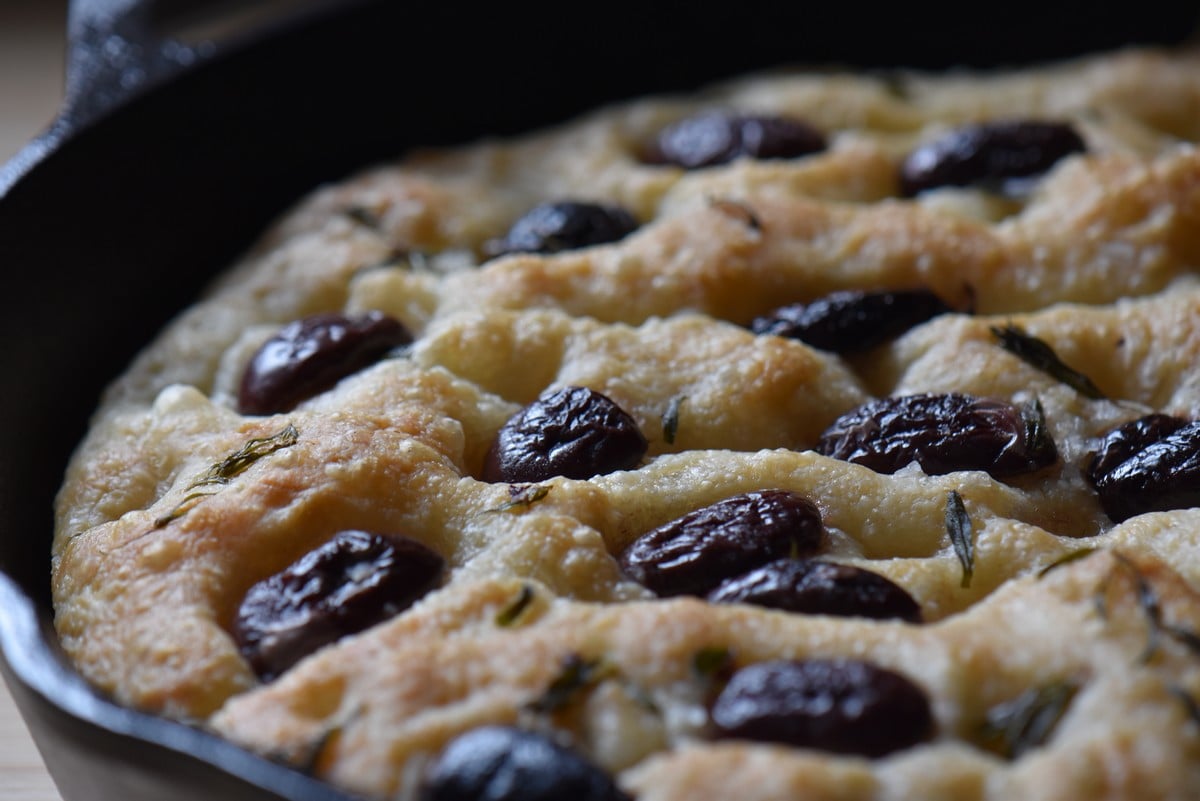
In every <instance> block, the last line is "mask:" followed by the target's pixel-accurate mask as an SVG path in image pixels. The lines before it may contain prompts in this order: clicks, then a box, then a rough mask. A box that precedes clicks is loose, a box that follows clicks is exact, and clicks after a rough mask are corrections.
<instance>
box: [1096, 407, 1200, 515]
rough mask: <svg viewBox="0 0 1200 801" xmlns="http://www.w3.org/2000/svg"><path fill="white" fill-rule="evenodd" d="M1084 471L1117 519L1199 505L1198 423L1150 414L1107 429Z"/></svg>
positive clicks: (1102, 501)
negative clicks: (1109, 429)
mask: <svg viewBox="0 0 1200 801" xmlns="http://www.w3.org/2000/svg"><path fill="white" fill-rule="evenodd" d="M1084 474H1085V475H1086V476H1087V477H1088V479H1089V480H1090V481H1091V482H1092V486H1093V487H1095V489H1096V493H1097V495H1098V497H1099V499H1100V505H1101V506H1102V507H1103V508H1104V511H1105V513H1106V514H1107V515H1108V516H1109V517H1110V518H1111V519H1112V521H1113V522H1114V523H1120V522H1122V521H1124V520H1128V519H1129V518H1131V517H1133V516H1135V515H1139V514H1143V513H1146V512H1159V511H1166V510H1168V509H1185V508H1188V507H1192V506H1200V421H1189V420H1185V419H1183V418H1179V417H1173V416H1170V415H1165V414H1151V415H1146V416H1144V417H1141V418H1138V419H1137V420H1133V421H1131V422H1129V423H1126V424H1124V425H1122V426H1119V427H1117V428H1115V429H1113V430H1112V431H1110V432H1108V433H1107V434H1106V435H1105V436H1104V437H1103V438H1102V439H1101V442H1100V444H1099V447H1098V448H1097V449H1096V452H1095V454H1094V456H1093V457H1092V458H1091V460H1090V461H1089V462H1088V464H1087V467H1086V469H1085V471H1084Z"/></svg>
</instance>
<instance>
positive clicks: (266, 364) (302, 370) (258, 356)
mask: <svg viewBox="0 0 1200 801" xmlns="http://www.w3.org/2000/svg"><path fill="white" fill-rule="evenodd" d="M410 342H412V335H411V334H410V333H409V331H408V329H406V328H405V327H404V326H403V325H402V324H401V323H400V322H399V321H397V320H395V319H394V318H392V317H389V316H388V315H386V314H384V313H383V312H378V311H372V312H368V313H366V314H363V315H358V316H348V315H344V314H340V313H336V312H330V313H324V314H314V315H311V316H309V317H305V318H303V319H300V320H296V321H293V322H291V323H289V324H288V325H286V326H284V327H283V328H282V329H280V331H279V332H278V333H276V334H275V335H274V336H273V337H271V338H270V339H269V340H267V341H266V342H265V343H263V345H262V346H261V347H260V348H259V349H258V351H257V352H256V353H255V354H254V356H253V357H251V359H250V362H249V363H248V364H247V365H246V368H245V370H244V371H243V373H242V380H241V384H240V386H239V388H238V404H237V406H238V411H239V412H240V413H241V414H254V415H264V414H276V413H278V412H287V411H291V410H292V409H293V408H294V407H295V406H296V404H298V403H300V402H301V401H304V400H307V399H308V398H311V397H312V396H314V395H317V394H319V393H321V392H324V391H325V390H327V389H329V388H331V387H332V386H333V385H334V384H336V383H337V382H338V381H340V380H341V379H343V378H345V377H346V376H348V375H352V374H353V373H356V372H358V371H359V370H361V369H363V368H365V367H368V366H369V365H371V364H374V363H375V362H377V361H379V359H380V358H382V357H383V356H384V355H385V354H387V353H388V351H390V350H392V349H394V348H398V347H401V346H403V345H407V344H409V343H410Z"/></svg>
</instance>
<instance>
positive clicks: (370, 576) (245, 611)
mask: <svg viewBox="0 0 1200 801" xmlns="http://www.w3.org/2000/svg"><path fill="white" fill-rule="evenodd" d="M442 567H443V560H442V557H441V556H439V555H438V554H437V553H435V552H433V551H432V550H430V549H429V548H427V547H425V546H424V545H422V544H421V543H419V542H417V541H416V540H412V539H409V538H408V537H398V536H391V537H383V536H380V535H378V534H370V533H367V532H364V531H342V532H339V533H338V534H337V535H335V536H334V537H333V539H331V540H330V541H329V542H327V543H325V544H324V545H322V546H321V547H320V548H317V549H316V550H314V551H311V552H310V553H308V554H305V555H304V556H303V557H301V558H300V559H299V560H298V561H296V562H295V563H294V564H292V565H291V566H289V567H288V568H286V569H285V570H283V571H281V572H279V573H276V574H274V575H272V576H270V577H268V578H266V579H264V580H262V581H260V582H258V583H257V584H255V585H254V586H252V587H251V588H250V589H249V591H247V593H246V596H245V598H244V599H243V600H242V603H241V605H240V607H239V608H238V611H237V616H236V618H235V620H234V623H233V636H234V639H235V640H236V641H237V643H238V646H239V648H240V649H241V651H242V654H243V656H245V657H246V660H247V661H248V662H250V665H251V667H253V668H254V671H255V672H256V673H257V674H258V675H259V677H260V678H262V679H263V680H264V681H270V680H272V679H274V678H275V677H276V676H278V675H279V674H281V673H283V672H284V671H285V670H287V669H288V668H290V667H291V666H292V665H293V664H295V663H296V662H297V661H299V660H300V659H301V658H303V657H304V656H307V655H308V654H310V653H312V652H313V651H316V650H317V649H318V648H321V647H323V646H325V645H328V644H330V643H333V642H335V641H337V640H339V639H341V638H342V637H344V636H346V635H348V634H354V633H357V632H360V631H363V630H364V629H367V628H369V627H370V626H373V625H375V624H376V623H379V622H382V621H383V620H386V619H387V618H389V617H391V616H393V615H396V614H398V613H399V612H402V611H404V610H405V609H407V608H408V607H409V606H411V605H412V604H413V603H414V602H416V601H417V600H418V599H419V598H421V596H423V595H425V593H427V592H428V591H429V590H431V589H433V588H434V587H435V586H436V585H437V583H438V581H439V579H440V577H441V573H442Z"/></svg>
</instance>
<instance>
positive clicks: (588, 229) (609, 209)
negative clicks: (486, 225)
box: [486, 200, 638, 257]
mask: <svg viewBox="0 0 1200 801" xmlns="http://www.w3.org/2000/svg"><path fill="white" fill-rule="evenodd" d="M637 228H638V221H637V219H636V218H635V217H634V216H633V215H632V214H630V213H629V212H628V211H626V210H625V209H623V208H621V207H620V206H616V205H612V204H608V203H589V202H583V201H576V200H560V201H556V202H552V203H543V204H541V205H538V206H535V207H534V208H532V209H530V210H529V211H528V212H526V213H525V214H524V215H523V216H522V217H521V218H520V219H518V220H517V221H516V222H515V223H513V225H512V227H511V228H510V229H509V231H508V233H507V234H506V235H505V236H504V237H503V238H502V239H498V240H494V241H492V242H489V243H488V244H487V246H486V251H487V255H488V256H492V257H495V256H503V255H506V254H509V253H543V254H545V253H558V252H559V251H563V250H575V249H577V248H582V247H587V246H589V245H603V244H606V243H608V242H617V241H619V240H621V239H624V238H625V237H626V236H628V235H629V234H631V233H633V232H634V231H635V230H637Z"/></svg>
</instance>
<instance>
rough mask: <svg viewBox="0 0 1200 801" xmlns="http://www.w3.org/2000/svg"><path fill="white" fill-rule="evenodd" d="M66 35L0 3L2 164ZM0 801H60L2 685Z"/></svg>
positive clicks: (25, 10)
mask: <svg viewBox="0 0 1200 801" xmlns="http://www.w3.org/2000/svg"><path fill="white" fill-rule="evenodd" d="M66 30H67V10H66V2H65V1H64V2H50V1H49V0H0V163H3V162H5V161H8V160H9V159H10V158H12V157H13V155H15V154H16V152H17V151H18V150H20V149H21V148H22V147H24V146H25V143H26V142H28V141H29V140H30V139H32V138H34V137H35V136H37V135H38V134H39V133H40V132H41V131H42V130H43V129H44V128H45V127H46V126H47V125H49V123H50V121H51V120H52V119H53V118H54V115H55V113H56V112H57V111H58V106H59V104H60V103H61V102H62V95H63V80H64V69H63V68H64V59H65V48H64V42H65V36H66ZM0 264H3V257H2V256H0ZM0 801H59V795H58V792H57V791H56V790H55V789H54V784H53V782H52V781H51V780H50V777H49V775H48V774H47V773H46V770H45V767H44V766H43V763H42V759H41V756H40V755H39V754H38V752H37V749H36V748H35V747H34V744H33V740H32V739H30V737H29V732H28V730H27V729H26V728H25V725H24V722H23V721H22V720H21V717H20V715H19V714H17V710H16V708H15V707H14V706H13V702H12V698H11V697H10V696H9V694H8V687H7V686H6V685H5V684H4V682H3V681H0Z"/></svg>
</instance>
